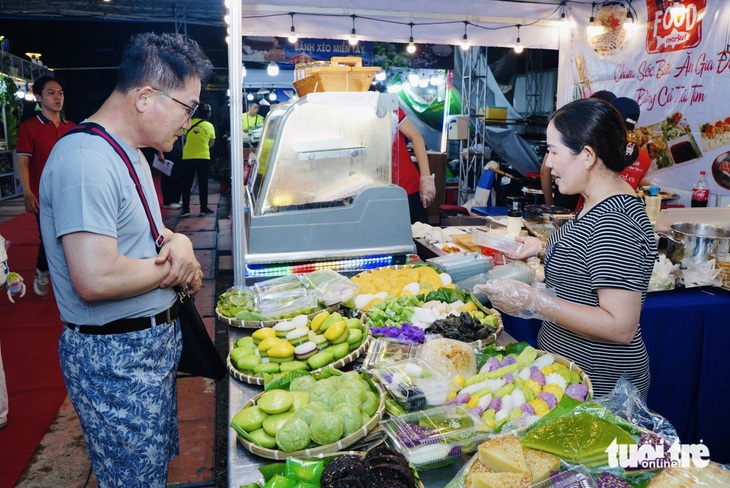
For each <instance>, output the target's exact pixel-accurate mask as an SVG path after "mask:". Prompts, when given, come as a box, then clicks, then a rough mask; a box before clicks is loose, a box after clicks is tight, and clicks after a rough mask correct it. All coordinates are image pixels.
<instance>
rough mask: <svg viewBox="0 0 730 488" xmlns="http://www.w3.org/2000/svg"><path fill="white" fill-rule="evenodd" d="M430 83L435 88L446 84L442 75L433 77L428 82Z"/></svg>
mask: <svg viewBox="0 0 730 488" xmlns="http://www.w3.org/2000/svg"><path fill="white" fill-rule="evenodd" d="M428 82H429V83H431V85H433V86H441V85H443V84H444V78H443V77H442V76H441V74H440V73H439V74H436V75H433V76H431V78H430V79H429V80H428Z"/></svg>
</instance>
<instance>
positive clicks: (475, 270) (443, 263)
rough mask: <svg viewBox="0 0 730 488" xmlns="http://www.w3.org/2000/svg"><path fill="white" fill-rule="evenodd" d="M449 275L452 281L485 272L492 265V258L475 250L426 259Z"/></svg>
mask: <svg viewBox="0 0 730 488" xmlns="http://www.w3.org/2000/svg"><path fill="white" fill-rule="evenodd" d="M426 262H428V263H429V264H432V265H434V266H436V267H437V268H439V269H441V270H442V271H444V272H445V273H448V274H449V275H450V276H451V279H452V281H460V280H463V279H466V278H469V277H471V276H474V275H477V274H479V273H486V272H487V271H489V270H490V269H492V268H493V267H494V260H493V259H492V258H491V257H488V256H485V255H483V254H480V253H477V252H464V253H458V254H451V255H448V256H440V257H437V258H431V259H427V260H426Z"/></svg>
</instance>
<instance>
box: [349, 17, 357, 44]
mask: <svg viewBox="0 0 730 488" xmlns="http://www.w3.org/2000/svg"><path fill="white" fill-rule="evenodd" d="M355 17H356V15H355V14H352V31H351V32H350V38H349V39H348V40H347V42H348V43H350V46H357V32H356V31H355Z"/></svg>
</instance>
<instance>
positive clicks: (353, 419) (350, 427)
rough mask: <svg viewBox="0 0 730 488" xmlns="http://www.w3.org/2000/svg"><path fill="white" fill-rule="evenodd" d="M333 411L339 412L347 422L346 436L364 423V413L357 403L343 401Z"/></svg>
mask: <svg viewBox="0 0 730 488" xmlns="http://www.w3.org/2000/svg"><path fill="white" fill-rule="evenodd" d="M333 412H335V413H336V414H339V415H340V417H342V420H343V421H344V422H345V431H344V433H343V435H344V436H345V437H347V436H348V435H350V434H352V433H353V432H356V431H357V429H359V428H360V427H362V425H363V424H362V414H361V413H360V410H359V409H358V408H357V407H356V406H355V405H350V404H347V403H341V404H339V405H337V406H336V407H335V408H334V410H333Z"/></svg>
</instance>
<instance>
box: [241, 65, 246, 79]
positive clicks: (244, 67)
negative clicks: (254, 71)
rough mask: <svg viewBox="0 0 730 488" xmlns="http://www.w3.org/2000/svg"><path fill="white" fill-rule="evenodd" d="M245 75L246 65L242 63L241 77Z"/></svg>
mask: <svg viewBox="0 0 730 488" xmlns="http://www.w3.org/2000/svg"><path fill="white" fill-rule="evenodd" d="M245 77H246V65H245V64H242V65H241V78H245Z"/></svg>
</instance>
